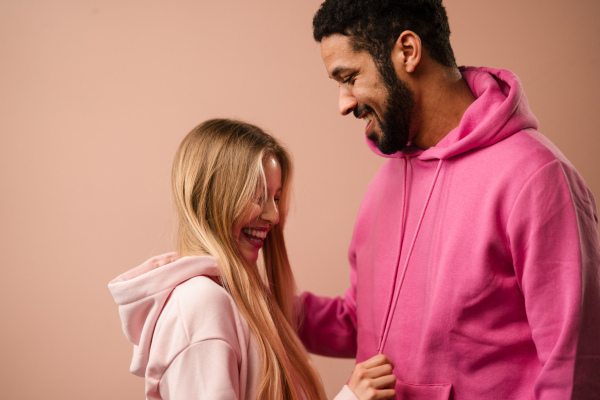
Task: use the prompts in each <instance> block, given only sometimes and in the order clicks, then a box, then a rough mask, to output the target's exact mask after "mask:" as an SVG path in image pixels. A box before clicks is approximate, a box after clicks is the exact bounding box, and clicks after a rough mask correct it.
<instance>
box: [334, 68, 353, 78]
mask: <svg viewBox="0 0 600 400" xmlns="http://www.w3.org/2000/svg"><path fill="white" fill-rule="evenodd" d="M350 70H351V68H348V67H342V66H340V67H335V68H334V69H333V71H331V78H333V79H335V78H337V77H339V76H340V75H341V74H342V73H344V72H348V71H350Z"/></svg>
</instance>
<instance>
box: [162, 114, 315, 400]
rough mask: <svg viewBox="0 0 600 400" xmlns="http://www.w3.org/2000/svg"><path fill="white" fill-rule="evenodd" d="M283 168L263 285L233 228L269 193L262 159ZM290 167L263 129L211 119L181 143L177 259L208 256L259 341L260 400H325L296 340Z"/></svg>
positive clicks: (176, 177) (176, 180)
mask: <svg viewBox="0 0 600 400" xmlns="http://www.w3.org/2000/svg"><path fill="white" fill-rule="evenodd" d="M269 155H273V156H275V158H276V159H277V161H278V162H279V164H280V166H281V185H282V192H281V196H280V200H279V212H280V219H279V224H277V225H275V226H274V227H273V228H272V229H271V230H270V231H269V233H268V234H267V237H266V238H265V241H264V246H263V252H262V254H263V261H264V266H265V272H266V273H265V276H266V282H265V281H264V280H263V279H262V278H261V275H260V272H259V270H258V268H257V266H256V265H251V264H249V263H248V262H247V261H245V259H244V258H243V257H242V256H241V255H240V252H239V250H238V246H237V245H236V240H235V238H234V236H233V232H232V227H233V226H234V224H235V223H236V222H237V221H239V220H240V219H242V218H243V217H244V216H245V215H246V213H247V212H248V209H249V206H250V205H251V204H252V202H254V201H256V198H255V195H256V191H257V189H258V188H260V187H261V185H262V186H264V185H266V182H265V177H264V170H263V159H264V158H265V157H266V156H269ZM291 173H292V164H291V160H290V157H289V155H288V153H287V152H286V150H285V149H284V148H283V147H282V146H281V145H280V144H279V143H278V142H277V141H276V140H275V139H274V138H273V137H271V136H270V135H268V134H266V133H265V132H264V131H262V130H261V129H260V128H258V127H256V126H254V125H251V124H248V123H245V122H241V121H235V120H228V119H212V120H208V121H205V122H204V123H202V124H200V125H198V126H197V127H196V128H194V129H193V130H192V131H191V132H190V133H189V134H188V135H187V136H186V137H185V139H184V140H183V142H182V143H181V145H180V146H179V149H178V150H177V153H176V155H175V161H174V163H173V172H172V183H173V195H174V199H175V204H176V206H177V210H178V214H179V230H178V251H179V255H180V256H182V257H183V256H190V255H210V256H213V257H215V258H216V260H217V262H218V264H219V268H220V270H221V279H222V284H223V287H224V288H225V289H226V290H227V291H228V292H229V294H230V295H231V297H232V298H233V299H234V301H235V303H236V305H237V307H238V308H239V310H240V311H241V312H242V314H243V315H244V317H245V318H246V320H247V321H248V324H249V326H250V328H251V330H252V332H253V333H254V335H255V337H256V339H257V343H258V347H259V348H260V354H261V358H262V364H263V374H262V378H261V382H260V385H259V389H258V394H257V398H259V399H268V400H281V399H286V400H287V399H290V400H291V399H293V400H301V399H303V398H307V399H311V400H312V399H325V393H324V391H323V385H322V383H321V380H320V378H319V376H318V374H317V373H316V371H315V369H314V368H313V366H312V364H311V362H310V360H309V358H308V354H307V353H306V350H305V348H304V346H303V345H302V343H301V342H300V340H299V338H298V335H297V322H296V316H295V313H294V306H293V301H294V299H293V295H294V292H295V283H294V277H293V275H292V271H291V268H290V264H289V261H288V257H287V251H286V247H285V241H284V236H283V228H284V226H285V219H286V213H287V210H288V205H289V197H290V180H291Z"/></svg>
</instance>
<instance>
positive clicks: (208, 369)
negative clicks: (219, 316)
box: [159, 339, 240, 400]
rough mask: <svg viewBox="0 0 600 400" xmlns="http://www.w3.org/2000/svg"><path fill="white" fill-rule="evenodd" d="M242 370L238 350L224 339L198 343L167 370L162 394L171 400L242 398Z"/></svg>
mask: <svg viewBox="0 0 600 400" xmlns="http://www.w3.org/2000/svg"><path fill="white" fill-rule="evenodd" d="M239 386H240V385H239V370H238V364H237V357H236V353H235V351H234V350H233V349H232V348H231V346H230V345H229V344H228V343H227V342H225V341H222V340H218V339H212V340H205V341H202V342H199V343H194V344H193V345H192V346H189V347H188V348H186V349H185V350H184V351H183V352H181V353H180V354H179V355H178V356H177V357H176V358H175V359H174V360H173V362H172V363H171V365H170V366H169V368H167V370H166V371H165V373H164V374H163V376H162V379H161V381H160V384H159V388H160V395H161V397H162V398H164V399H170V400H192V399H215V400H229V399H239V398H240V394H239V393H238V388H239Z"/></svg>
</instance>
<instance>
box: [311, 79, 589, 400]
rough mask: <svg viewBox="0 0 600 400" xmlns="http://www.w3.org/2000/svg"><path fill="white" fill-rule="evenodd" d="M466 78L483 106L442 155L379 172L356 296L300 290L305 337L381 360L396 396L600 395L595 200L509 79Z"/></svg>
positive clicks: (355, 249) (403, 157)
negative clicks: (389, 366)
mask: <svg viewBox="0 0 600 400" xmlns="http://www.w3.org/2000/svg"><path fill="white" fill-rule="evenodd" d="M461 71H462V74H463V77H464V79H465V81H466V82H467V83H468V85H469V87H470V88H471V91H472V93H473V94H474V96H475V97H476V101H475V102H474V103H473V104H472V105H471V106H470V107H469V108H468V110H467V111H466V113H465V114H464V116H463V118H462V120H461V123H460V125H459V126H458V127H457V128H455V129H454V130H452V131H451V132H449V133H448V134H447V136H446V137H445V138H444V139H442V140H441V141H440V142H439V143H438V144H437V145H436V146H434V147H431V148H429V149H427V150H421V149H418V148H416V147H414V146H409V147H408V148H407V149H406V150H405V151H403V152H398V153H396V154H394V155H392V156H391V157H390V158H389V160H388V161H387V162H386V163H385V164H384V165H383V166H382V168H381V169H380V171H379V172H378V173H377V175H376V176H375V178H374V179H373V181H372V183H371V184H370V186H369V188H368V190H367V193H366V195H365V197H364V200H363V202H362V205H361V207H360V210H359V213H358V217H357V221H356V225H355V229H354V234H353V238H352V242H351V244H350V251H349V259H350V265H351V272H350V279H351V288H350V289H349V290H348V291H347V292H346V294H345V297H344V298H343V299H342V298H335V299H330V298H324V297H317V296H314V295H312V294H309V293H305V294H303V295H302V296H301V299H300V300H301V303H303V305H304V307H305V314H306V315H305V319H304V325H303V327H302V331H301V337H302V339H303V341H304V343H305V344H306V345H307V348H308V349H309V351H312V352H314V353H318V354H323V355H329V356H338V357H340V356H341V357H353V356H355V355H356V357H357V361H358V362H361V361H364V360H366V359H368V358H369V357H372V356H373V355H375V354H377V353H380V352H382V353H384V354H386V355H388V356H389V357H390V358H391V359H392V360H393V362H394V364H395V369H394V372H395V374H396V376H397V378H398V379H399V382H398V384H397V386H396V389H397V392H398V398H411V399H434V398H435V399H447V398H451V399H457V400H467V399H473V400H482V399H511V400H516V399H534V398H535V399H569V398H576V399H592V398H593V399H598V398H600V271H599V266H600V246H599V242H598V230H597V227H598V217H597V211H596V205H595V200H594V198H593V196H592V194H591V193H590V191H589V190H588V188H587V187H586V185H585V183H584V181H583V179H582V178H581V177H580V175H579V174H578V173H577V171H576V170H575V168H574V167H573V166H572V165H571V164H570V163H569V161H568V160H567V159H566V158H565V157H564V156H563V154H561V152H560V151H559V150H558V149H557V148H556V147H555V146H554V145H553V144H552V143H550V141H549V140H548V139H546V138H545V137H544V136H542V135H541V134H540V133H538V132H537V131H536V130H537V128H538V122H537V120H536V118H535V117H534V116H533V114H532V113H531V111H530V109H529V106H528V104H527V100H526V98H525V94H524V93H523V89H522V87H521V84H520V82H519V80H518V78H517V77H516V76H515V75H513V74H512V73H510V72H509V71H505V70H496V69H488V68H461ZM564 117H565V118H568V117H569V116H568V115H565V116H564ZM565 134H568V132H565ZM368 142H369V146H370V147H371V148H372V149H373V151H375V152H376V153H378V154H380V153H379V151H378V150H377V149H376V147H375V145H374V144H373V143H372V142H370V141H368ZM581 146H585V143H581ZM380 155H381V154H380Z"/></svg>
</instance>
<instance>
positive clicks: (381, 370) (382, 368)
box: [362, 364, 392, 379]
mask: <svg viewBox="0 0 600 400" xmlns="http://www.w3.org/2000/svg"><path fill="white" fill-rule="evenodd" d="M391 373H392V366H391V365H390V364H383V365H378V366H376V367H373V368H369V369H365V370H363V374H362V377H364V378H372V379H374V378H379V377H380V376H385V375H391Z"/></svg>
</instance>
